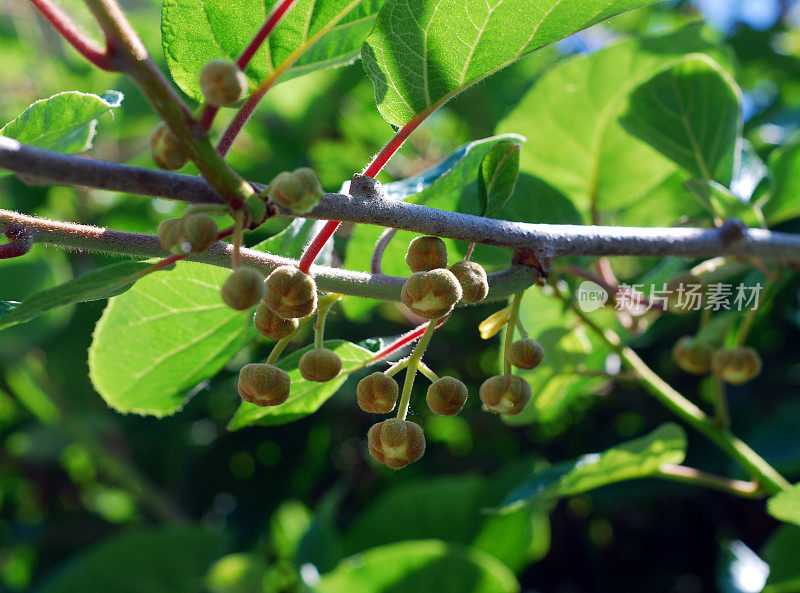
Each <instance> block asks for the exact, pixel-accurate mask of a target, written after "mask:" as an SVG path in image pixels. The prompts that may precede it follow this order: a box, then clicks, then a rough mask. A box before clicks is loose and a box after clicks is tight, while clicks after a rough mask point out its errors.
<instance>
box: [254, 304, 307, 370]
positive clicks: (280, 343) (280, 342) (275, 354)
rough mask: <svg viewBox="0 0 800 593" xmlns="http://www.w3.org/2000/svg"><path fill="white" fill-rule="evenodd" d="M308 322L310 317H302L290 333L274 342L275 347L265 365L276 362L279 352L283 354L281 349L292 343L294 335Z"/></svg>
mask: <svg viewBox="0 0 800 593" xmlns="http://www.w3.org/2000/svg"><path fill="white" fill-rule="evenodd" d="M309 321H311V316H308V317H304V318H303V319H301V320H300V322H299V323H298V324H297V327H296V328H295V330H294V331H293V332H292V333H290V334H289V335H288V336H286V337H285V338H281V339H280V340H278V341H277V342H275V345H274V346H273V347H272V351H271V352H270V353H269V356H268V357H267V360H266V361H265V362H266V364H275V363H276V362H277V361H278V357H279V356H280V355H281V352H283V349H284V348H286V345H287V344H288V343H289V342H291V341H292V339H293V338H294V337H295V335H297V332H298V331H300V328H301V327H303V326H305V325H306V324H307V323H308V322H309Z"/></svg>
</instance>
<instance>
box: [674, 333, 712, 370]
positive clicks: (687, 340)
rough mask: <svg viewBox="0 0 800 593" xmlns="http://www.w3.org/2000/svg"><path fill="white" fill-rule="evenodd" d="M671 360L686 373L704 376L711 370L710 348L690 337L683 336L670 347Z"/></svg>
mask: <svg viewBox="0 0 800 593" xmlns="http://www.w3.org/2000/svg"><path fill="white" fill-rule="evenodd" d="M672 359H673V360H674V361H675V364H677V365H678V366H679V367H680V368H681V369H683V370H684V371H686V372H687V373H692V374H694V375H705V374H706V373H708V371H709V370H711V347H710V346H709V345H708V344H706V343H705V342H700V341H698V340H696V339H694V338H693V337H692V336H683V337H682V338H681V339H680V340H678V341H677V342H675V346H673V347H672Z"/></svg>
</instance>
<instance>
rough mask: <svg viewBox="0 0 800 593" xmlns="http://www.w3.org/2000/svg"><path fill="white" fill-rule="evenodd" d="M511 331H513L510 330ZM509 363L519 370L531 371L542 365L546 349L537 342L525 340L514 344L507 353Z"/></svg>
mask: <svg viewBox="0 0 800 593" xmlns="http://www.w3.org/2000/svg"><path fill="white" fill-rule="evenodd" d="M509 331H511V330H510V329H509ZM506 356H507V357H508V361H509V362H510V363H511V364H513V365H514V366H515V367H517V368H518V369H525V370H526V371H529V370H531V369H535V368H536V367H538V366H539V365H540V364H542V359H543V358H544V348H542V345H541V344H540V343H539V342H537V341H536V340H531V339H530V338H523V339H521V340H517V341H516V342H513V343H512V344H511V346H510V347H509V348H508V352H506Z"/></svg>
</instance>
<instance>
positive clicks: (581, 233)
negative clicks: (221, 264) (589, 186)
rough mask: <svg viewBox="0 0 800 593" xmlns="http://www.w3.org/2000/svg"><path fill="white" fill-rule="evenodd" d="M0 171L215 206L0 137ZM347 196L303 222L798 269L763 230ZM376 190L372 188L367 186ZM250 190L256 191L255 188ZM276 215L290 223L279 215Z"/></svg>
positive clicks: (157, 183) (798, 252) (551, 249)
mask: <svg viewBox="0 0 800 593" xmlns="http://www.w3.org/2000/svg"><path fill="white" fill-rule="evenodd" d="M0 167H4V168H7V169H10V170H12V171H15V172H17V173H19V174H21V175H23V176H24V177H26V178H30V177H36V178H38V179H40V180H42V181H46V182H50V183H57V184H67V185H84V186H88V187H96V188H102V189H108V190H114V191H122V192H127V193H133V194H140V195H149V196H158V197H162V198H168V199H177V200H183V201H186V202H190V203H221V200H220V198H219V196H218V195H217V194H216V193H215V192H214V190H213V189H212V188H211V187H210V186H209V185H208V184H207V183H206V182H205V181H204V180H203V179H202V178H199V177H192V176H188V175H181V174H178V173H169V172H165V171H157V170H152V169H143V168H139V167H131V166H127V165H119V164H115V163H108V162H103V161H97V160H91V159H86V158H81V157H75V156H69V155H62V154H57V153H51V152H48V151H44V150H39V149H36V148H31V147H28V146H24V145H21V144H19V143H18V142H16V141H15V140H11V139H9V138H3V137H0ZM358 181H359V183H353V184H352V189H351V192H352V193H353V194H354V195H344V194H326V195H325V196H323V198H322V201H321V202H320V204H319V206H317V207H316V208H315V209H314V210H313V211H312V212H311V213H309V214H307V215H305V216H306V217H307V218H315V219H323V220H343V221H348V222H359V223H368V224H374V225H379V226H383V227H387V228H388V227H391V228H398V229H403V230H407V231H412V232H416V233H421V234H430V235H437V236H440V237H447V238H450V239H456V240H462V241H467V242H473V241H474V242H477V243H483V244H486V245H497V246H501V247H508V248H511V249H523V250H529V251H531V252H533V253H534V254H535V255H536V256H537V258H538V259H539V260H540V261H542V262H543V263H547V262H549V261H550V260H551V259H552V258H555V257H559V256H602V255H607V256H612V255H614V256H621V255H622V256H679V257H690V258H694V257H714V256H720V255H732V256H741V257H760V258H763V259H765V260H773V261H780V262H787V263H788V262H791V263H800V235H794V234H787V233H776V232H772V231H767V230H762V229H742V230H741V232H738V231H737V232H736V233H731V232H730V228H725V227H723V228H720V229H702V228H645V227H606V226H581V225H551V224H528V223H521V222H510V221H505V220H495V219H490V218H482V217H479V216H472V215H469V214H462V213H460V212H447V211H443V210H437V209H434V208H428V207H426V206H420V205H416V204H409V203H406V202H402V201H397V200H390V199H386V198H385V197H383V194H382V193H381V192H380V189H379V185H378V186H370V182H371V180H368V179H367V178H362V179H359V180H358ZM374 183H377V182H374ZM256 185H257V184H256ZM281 214H282V215H283V216H292V214H291V213H290V212H282V213H281Z"/></svg>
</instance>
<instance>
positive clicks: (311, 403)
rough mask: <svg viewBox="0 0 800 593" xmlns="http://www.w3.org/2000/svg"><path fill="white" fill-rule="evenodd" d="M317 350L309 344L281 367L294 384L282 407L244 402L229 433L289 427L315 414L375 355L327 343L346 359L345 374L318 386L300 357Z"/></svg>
mask: <svg viewBox="0 0 800 593" xmlns="http://www.w3.org/2000/svg"><path fill="white" fill-rule="evenodd" d="M313 347H314V345H313V344H309V345H308V346H306V347H305V348H302V349H301V350H298V351H296V352H293V353H292V354H290V355H289V356H287V357H286V358H284V359H283V360H281V361H280V362H278V364H277V366H278V367H280V368H282V369H284V370H285V371H286V372H288V373H289V377H290V378H291V380H292V391H291V393H290V394H289V399H287V400H286V401H285V402H284V403H282V404H281V405H279V406H268V407H261V406H256V405H254V404H251V403H248V402H242V403H241V405H240V406H239V409H238V410H236V414H234V416H233V418H232V419H231V421H230V424H228V430H239V429H240V428H244V427H245V426H249V425H251V424H262V425H276V424H286V423H288V422H294V421H295V420H299V419H301V418H304V417H306V416H308V415H309V414H313V413H314V412H316V411H317V410H318V409H319V408H320V406H322V404H324V403H325V402H326V401H328V400H329V399H330V398H331V397H332V396H333V394H335V393H336V392H337V391H338V390H339V387H341V386H342V384H343V383H344V382H345V381H346V380H347V376H348V375H349V374H350V373H352V372H353V371H356V370H358V369H362V368H364V366H365V363H366V362H367V361H368V360H369V359H370V358H372V352H370V351H369V350H366V349H364V348H362V347H361V346H356V345H355V344H351V343H350V342H346V341H344V340H325V348H329V349H330V350H333V351H334V352H335V353H336V354H337V355H338V356H339V358H341V359H342V371H341V373H339V376H337V377H336V378H335V379H332V380H330V381H327V382H325V383H316V382H314V381H306V380H305V379H303V377H302V376H301V375H300V369H299V368H298V364H299V363H300V357H301V356H303V354H305V353H306V352H308V351H309V350H311V349H312V348H313Z"/></svg>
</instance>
